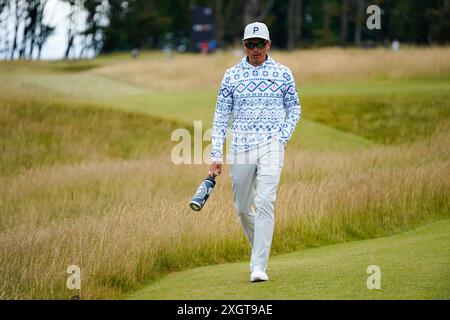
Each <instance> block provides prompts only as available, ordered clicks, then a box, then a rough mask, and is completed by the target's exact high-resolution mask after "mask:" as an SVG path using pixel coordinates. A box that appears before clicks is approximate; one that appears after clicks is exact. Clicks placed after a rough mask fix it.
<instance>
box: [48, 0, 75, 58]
mask: <svg viewBox="0 0 450 320" xmlns="http://www.w3.org/2000/svg"><path fill="white" fill-rule="evenodd" d="M68 13H69V7H68V4H66V3H63V2H61V1H59V0H49V1H48V4H47V8H46V12H45V15H44V23H46V24H50V25H52V26H56V29H55V32H54V33H53V35H52V36H50V37H49V38H48V39H47V41H46V43H45V44H44V46H43V47H42V54H41V58H42V59H46V60H47V59H61V58H62V57H63V55H64V50H65V48H66V43H67V35H66V32H67V22H66V20H67V19H66V17H67V15H68Z"/></svg>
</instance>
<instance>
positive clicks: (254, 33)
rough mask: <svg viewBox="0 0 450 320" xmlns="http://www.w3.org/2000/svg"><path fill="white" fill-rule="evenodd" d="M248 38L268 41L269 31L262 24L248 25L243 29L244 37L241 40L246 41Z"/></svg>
mask: <svg viewBox="0 0 450 320" xmlns="http://www.w3.org/2000/svg"><path fill="white" fill-rule="evenodd" d="M250 38H261V39H264V40H267V41H270V36H269V29H268V28H267V26H266V25H265V24H264V23H262V22H253V23H249V24H248V25H247V26H246V27H245V31H244V37H243V38H242V40H247V39H250Z"/></svg>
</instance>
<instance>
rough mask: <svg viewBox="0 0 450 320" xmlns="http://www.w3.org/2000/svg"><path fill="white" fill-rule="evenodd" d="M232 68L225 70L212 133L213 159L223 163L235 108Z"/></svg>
mask: <svg viewBox="0 0 450 320" xmlns="http://www.w3.org/2000/svg"><path fill="white" fill-rule="evenodd" d="M230 79H231V77H230V70H227V72H225V75H224V77H223V79H222V83H221V86H220V90H219V93H218V95H217V103H216V109H215V113H214V121H213V129H212V134H211V140H212V152H211V160H212V161H215V162H222V163H223V144H224V142H225V138H226V134H227V129H228V126H229V124H230V116H231V112H232V110H233V88H232V86H231V84H230Z"/></svg>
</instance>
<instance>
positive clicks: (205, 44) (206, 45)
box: [200, 42, 209, 54]
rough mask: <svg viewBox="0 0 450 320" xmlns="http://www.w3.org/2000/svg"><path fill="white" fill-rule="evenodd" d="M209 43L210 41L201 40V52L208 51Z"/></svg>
mask: <svg viewBox="0 0 450 320" xmlns="http://www.w3.org/2000/svg"><path fill="white" fill-rule="evenodd" d="M208 49H209V44H208V42H200V52H201V53H205V54H206V53H208Z"/></svg>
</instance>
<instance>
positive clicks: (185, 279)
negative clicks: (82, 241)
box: [127, 220, 450, 300]
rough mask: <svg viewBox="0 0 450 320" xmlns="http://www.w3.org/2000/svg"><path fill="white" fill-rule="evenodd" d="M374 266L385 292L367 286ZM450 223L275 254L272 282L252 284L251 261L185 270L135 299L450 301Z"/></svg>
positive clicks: (271, 274) (146, 289) (270, 271)
mask: <svg viewBox="0 0 450 320" xmlns="http://www.w3.org/2000/svg"><path fill="white" fill-rule="evenodd" d="M369 265H377V266H379V267H380V269H381V289H380V290H377V289H373V290H369V289H368V288H367V286H366V281H367V278H368V277H369V274H367V273H366V270H367V267H368V266H369ZM449 265H450V220H443V221H439V222H435V223H432V224H429V225H427V226H423V227H420V228H418V229H415V230H412V231H408V232H405V233H401V234H398V235H394V236H390V237H384V238H378V239H372V240H364V241H353V242H347V243H342V244H337V245H331V246H326V247H321V248H311V249H306V250H302V251H299V252H295V253H290V254H285V255H279V256H275V257H272V258H271V260H270V263H269V268H268V274H269V277H270V280H269V281H268V282H265V283H250V282H249V281H248V280H249V272H248V263H247V262H242V263H231V264H222V265H216V266H208V267H202V268H196V269H192V270H188V271H183V272H177V273H173V274H170V275H168V276H167V277H165V278H163V279H161V280H158V281H155V282H153V283H151V284H149V285H147V286H145V287H143V288H141V289H140V290H138V291H136V292H135V293H133V294H131V295H129V296H128V297H127V298H128V299H186V300H189V299H248V300H254V299H450V270H449Z"/></svg>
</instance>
